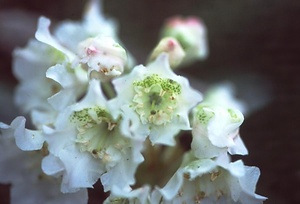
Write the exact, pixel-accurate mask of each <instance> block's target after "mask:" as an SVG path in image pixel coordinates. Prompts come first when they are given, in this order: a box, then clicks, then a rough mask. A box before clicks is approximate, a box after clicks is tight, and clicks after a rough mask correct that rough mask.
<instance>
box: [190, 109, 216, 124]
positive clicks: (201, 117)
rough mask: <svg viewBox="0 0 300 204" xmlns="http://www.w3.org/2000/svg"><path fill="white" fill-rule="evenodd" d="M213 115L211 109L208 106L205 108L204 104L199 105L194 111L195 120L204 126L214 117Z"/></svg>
mask: <svg viewBox="0 0 300 204" xmlns="http://www.w3.org/2000/svg"><path fill="white" fill-rule="evenodd" d="M214 115H215V113H214V112H213V110H212V109H210V108H209V106H206V105H204V104H200V105H198V106H197V107H196V111H195V117H196V118H197V120H198V121H199V122H200V123H202V124H204V125H207V124H208V122H209V120H210V119H211V118H212V117H214Z"/></svg>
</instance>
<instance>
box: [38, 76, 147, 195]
mask: <svg viewBox="0 0 300 204" xmlns="http://www.w3.org/2000/svg"><path fill="white" fill-rule="evenodd" d="M110 112H111V110H109V109H108V105H107V101H106V99H105V98H104V96H103V94H102V92H101V89H100V84H99V82H98V81H97V80H92V81H91V82H90V86H89V90H88V93H87V95H86V96H85V97H84V98H83V100H82V101H80V102H79V103H77V104H75V105H72V106H70V107H69V108H67V109H66V110H65V111H64V112H62V113H61V114H60V115H59V116H58V118H57V121H56V122H55V124H54V128H51V127H44V131H45V137H46V141H47V143H48V149H49V152H50V155H49V156H48V157H47V158H45V161H44V163H43V170H44V171H45V173H47V174H50V175H52V174H53V175H56V174H62V175H63V182H62V191H63V192H72V191H76V190H78V189H80V188H83V187H92V185H93V184H94V183H95V182H96V181H97V180H98V179H99V178H100V176H101V181H102V184H103V185H104V189H105V191H107V190H110V188H111V186H113V185H118V186H121V187H122V188H129V185H132V184H133V183H134V182H135V179H134V173H135V170H136V167H137V165H138V164H139V163H140V162H142V161H143V157H142V155H141V154H140V150H141V148H142V143H140V142H138V141H131V140H129V139H128V138H126V137H124V136H122V134H121V133H120V130H119V129H120V124H119V120H118V119H117V120H115V119H113V118H112V116H111V115H110ZM53 166H55V169H56V170H55V171H54V170H53V168H54V167H53ZM62 167H63V168H62ZM49 169H50V170H49ZM122 172H123V173H122ZM79 175H80V176H79Z"/></svg>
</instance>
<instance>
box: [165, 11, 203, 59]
mask: <svg viewBox="0 0 300 204" xmlns="http://www.w3.org/2000/svg"><path fill="white" fill-rule="evenodd" d="M162 36H163V37H174V38H176V39H177V40H178V41H179V43H180V44H181V46H182V47H183V50H184V51H185V53H186V57H185V58H184V59H183V62H182V64H188V63H191V62H193V61H195V60H198V59H204V58H206V57H207V55H208V46H207V40H206V38H207V36H206V27H205V25H204V23H203V22H202V21H201V20H200V19H199V18H197V17H187V18H183V17H180V16H176V17H172V18H170V19H168V20H167V21H166V23H165V25H164V27H163V30H162Z"/></svg>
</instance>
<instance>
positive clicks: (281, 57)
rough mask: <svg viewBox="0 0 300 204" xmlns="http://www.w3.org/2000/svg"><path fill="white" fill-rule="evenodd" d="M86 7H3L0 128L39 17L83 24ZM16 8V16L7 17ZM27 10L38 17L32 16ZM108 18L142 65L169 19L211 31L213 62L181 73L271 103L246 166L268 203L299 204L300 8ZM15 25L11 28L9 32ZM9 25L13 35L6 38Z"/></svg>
mask: <svg viewBox="0 0 300 204" xmlns="http://www.w3.org/2000/svg"><path fill="white" fill-rule="evenodd" d="M84 4H85V1H80V0H39V1H37V0H26V1H23V0H0V19H2V20H1V21H0V26H1V25H2V28H0V38H2V40H0V86H1V87H0V88H1V89H0V91H1V93H0V102H1V104H0V117H1V118H0V121H4V122H7V123H8V122H10V121H11V119H13V117H14V116H15V115H16V114H17V113H16V111H15V109H13V108H10V107H11V106H8V105H7V104H10V103H11V101H10V99H9V98H7V99H6V98H5V97H9V93H10V92H12V90H13V87H14V85H15V84H16V80H15V79H14V78H13V76H12V74H11V68H10V67H11V54H10V53H11V51H12V49H13V47H14V46H24V45H25V44H26V41H27V39H28V38H29V37H30V36H32V35H33V33H34V30H35V26H36V25H35V24H36V18H37V17H38V16H39V15H45V16H47V17H49V18H51V19H53V20H55V21H59V20H64V19H66V18H70V19H80V17H81V14H82V9H83V7H84ZM11 9H13V10H15V11H14V12H13V13H12V12H11V11H10V14H11V15H8V14H7V10H11ZM16 9H17V10H16ZM20 11H23V12H31V13H32V14H31V15H30V17H28V15H26V14H24V13H23V14H22V13H20ZM104 11H105V13H106V14H107V15H109V16H113V17H114V18H115V19H116V20H117V21H118V22H119V25H120V38H121V40H122V41H123V42H124V44H125V45H126V47H127V48H128V50H130V51H131V52H132V53H133V55H134V56H135V57H136V58H137V60H138V63H143V62H144V61H145V59H146V57H147V55H148V53H149V52H150V51H151V49H152V48H153V46H154V45H155V44H156V43H157V41H158V33H159V29H160V26H161V25H162V23H163V21H164V20H165V19H166V18H167V17H170V16H173V15H177V14H182V15H196V16H199V17H201V18H202V19H203V20H204V22H205V24H206V26H207V28H208V38H209V49H210V54H209V57H208V59H206V60H205V61H203V62H198V63H195V64H193V65H192V66H190V67H189V68H187V69H185V70H183V71H182V74H183V75H191V74H193V75H194V76H196V75H197V79H198V80H199V81H204V82H206V83H212V82H218V81H221V80H232V81H233V82H234V83H235V84H236V85H237V87H238V93H239V94H240V96H241V97H244V99H246V100H247V101H248V103H249V104H250V105H251V104H252V105H253V104H255V103H256V100H259V99H258V98H257V97H258V96H259V97H260V98H263V99H268V103H267V104H266V105H265V106H263V107H261V108H260V109H258V110H256V111H254V112H252V114H250V115H249V116H248V117H247V118H246V120H245V122H244V124H243V126H242V128H241V135H242V137H243V140H244V142H245V144H246V146H247V147H248V149H249V152H250V154H249V155H248V156H246V157H243V158H242V159H243V161H244V162H245V164H247V165H249V166H252V165H255V166H258V167H259V168H260V170H261V177H260V180H259V183H258V185H257V193H258V194H261V195H264V196H267V197H268V198H269V199H268V201H267V202H266V203H270V204H273V203H275V204H285V203H300V138H299V137H300V134H299V133H300V128H299V126H300V124H299V121H300V120H299V115H300V108H299V105H300V83H299V81H300V77H299V74H300V25H299V20H300V1H298V0H242V1H241V0H197V1H196V0H189V1H187V0H160V1H159V0H151V1H147V0H106V1H104ZM3 19H5V20H4V21H3ZM15 19H18V21H20V22H21V23H19V25H18V26H13V25H15V24H16V23H15V21H16V20H15ZM32 19H34V21H32ZM10 21H11V22H13V23H12V25H11V26H7V22H10ZM3 22H4V23H3ZM5 22H6V23H5ZM1 23H2V24H1ZM9 25H10V23H9ZM3 26H4V27H5V28H6V29H8V30H11V31H13V32H11V33H10V35H7V32H6V31H5V29H3ZM3 38H4V40H3ZM4 98H5V99H4ZM99 192H100V190H99V187H97V188H96V190H92V191H90V196H91V197H92V198H91V201H90V203H96V199H97V197H98V196H99V195H100V194H99ZM0 198H1V199H0V200H1V203H3V202H4V203H8V201H7V199H8V186H1V188H0Z"/></svg>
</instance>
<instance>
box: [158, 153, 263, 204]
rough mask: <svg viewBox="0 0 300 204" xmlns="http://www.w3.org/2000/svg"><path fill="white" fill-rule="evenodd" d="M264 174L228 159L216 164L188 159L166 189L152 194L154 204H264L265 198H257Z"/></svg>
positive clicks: (223, 156)
mask: <svg viewBox="0 0 300 204" xmlns="http://www.w3.org/2000/svg"><path fill="white" fill-rule="evenodd" d="M259 175H260V171H259V169H258V168H257V167H249V166H244V164H243V162H242V161H241V160H239V161H236V162H229V158H228V156H227V155H222V156H221V157H220V158H217V159H216V160H212V159H200V160H199V159H197V158H195V157H194V156H193V155H192V154H190V153H187V154H186V155H185V158H184V161H183V163H182V166H181V167H180V168H179V169H178V171H177V172H176V173H175V174H174V176H173V177H172V178H171V179H170V181H169V182H168V183H167V184H166V185H165V186H164V187H163V188H161V189H160V188H157V189H156V190H155V191H154V193H153V194H152V200H153V203H158V202H154V201H155V200H156V201H159V202H160V203H163V204H175V203H204V204H210V203H241V204H260V203H263V201H264V200H266V198H265V197H263V196H260V195H257V194H255V187H256V183H257V180H258V178H259Z"/></svg>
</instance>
